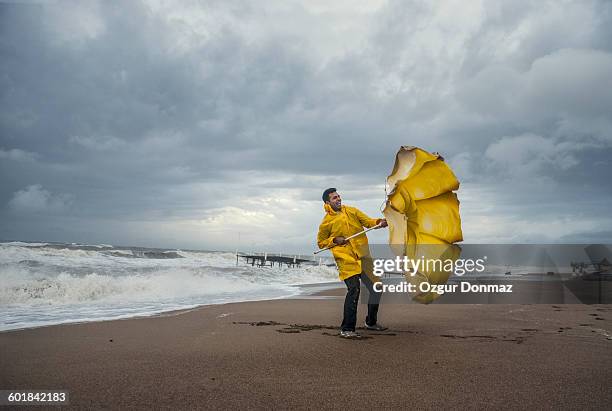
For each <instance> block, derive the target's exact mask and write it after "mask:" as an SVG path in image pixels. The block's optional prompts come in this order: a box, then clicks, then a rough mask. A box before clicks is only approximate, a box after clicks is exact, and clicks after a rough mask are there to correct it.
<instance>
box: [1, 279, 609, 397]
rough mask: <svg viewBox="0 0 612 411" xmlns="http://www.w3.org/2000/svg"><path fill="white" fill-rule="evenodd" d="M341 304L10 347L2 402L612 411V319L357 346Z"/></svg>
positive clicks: (392, 320) (192, 315)
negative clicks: (59, 398)
mask: <svg viewBox="0 0 612 411" xmlns="http://www.w3.org/2000/svg"><path fill="white" fill-rule="evenodd" d="M342 293H343V292H342V290H339V291H334V292H327V293H326V294H328V295H329V297H327V298H326V299H320V298H319V299H316V298H311V299H292V300H274V301H261V302H250V303H236V304H225V305H216V306H207V307H202V308H198V309H195V310H191V311H187V312H177V313H172V314H170V315H165V316H159V317H149V318H139V319H130V320H119V321H107V322H98V323H86V324H73V325H59V326H52V327H46V328H39V329H31V330H21V331H12V332H4V333H0V351H1V352H2V355H1V356H0V369H1V370H2V371H1V378H0V388H1V389H18V388H19V389H26V388H29V389H68V390H69V391H70V403H71V405H72V406H76V407H80V408H90V407H95V408H119V407H130V408H132V407H135V408H143V409H144V408H151V407H155V408H179V409H188V408H189V409H191V408H224V409H227V408H269V407H275V408H284V409H286V408H325V409H328V408H338V407H350V408H356V409H370V408H372V407H376V408H391V407H393V408H400V407H401V408H406V407H410V408H426V409H431V408H438V407H460V408H478V409H482V408H512V409H517V408H521V409H524V408H532V407H537V408H545V409H553V408H555V409H557V408H561V409H569V408H572V409H575V408H588V409H610V408H611V407H612V390H610V380H611V379H612V306H610V305H590V306H589V305H502V304H496V305H467V304H461V305H444V304H442V305H429V306H423V305H417V304H412V305H402V304H390V305H383V306H382V307H381V312H380V320H381V322H382V323H384V324H385V325H387V326H389V330H388V331H386V332H383V333H376V332H367V331H362V332H363V335H364V336H365V338H364V339H362V340H345V339H341V338H339V337H338V336H337V325H338V324H339V322H340V320H341V318H340V316H341V310H342V303H343V301H342V298H341V297H340V296H341V295H342ZM333 295H337V296H339V297H336V298H334V297H333ZM364 315H365V306H363V305H360V306H359V321H360V324H361V322H362V321H363V318H364ZM35 409H41V408H40V407H36V408H35Z"/></svg>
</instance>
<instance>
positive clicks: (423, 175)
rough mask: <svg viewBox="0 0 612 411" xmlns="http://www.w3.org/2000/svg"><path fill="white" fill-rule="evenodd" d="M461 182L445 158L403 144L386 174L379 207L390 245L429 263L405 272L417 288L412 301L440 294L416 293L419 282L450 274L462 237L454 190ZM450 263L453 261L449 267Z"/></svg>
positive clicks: (425, 300)
mask: <svg viewBox="0 0 612 411" xmlns="http://www.w3.org/2000/svg"><path fill="white" fill-rule="evenodd" d="M458 188H459V181H458V180H457V177H455V175H454V174H453V172H452V170H451V169H450V167H449V166H448V165H447V164H446V163H445V162H444V159H443V158H442V157H441V156H440V155H439V154H437V153H433V154H432V153H429V152H427V151H425V150H423V149H421V148H418V147H410V146H402V147H401V148H400V149H399V151H398V152H397V155H396V157H395V165H394V166H393V171H392V172H391V175H389V177H387V193H388V194H387V201H386V205H385V209H384V211H383V213H384V215H385V217H386V219H387V222H388V224H389V244H390V246H391V249H392V250H393V252H394V253H395V254H396V255H398V256H401V257H403V256H406V257H408V258H409V259H411V260H415V259H421V260H422V261H423V262H424V263H425V262H427V266H426V267H423V268H420V269H419V270H418V272H417V273H416V275H411V271H408V272H406V273H405V276H406V280H407V281H408V282H410V283H412V284H414V285H415V286H416V289H417V293H416V294H415V295H414V296H413V299H414V300H415V301H418V302H420V303H430V302H432V301H434V300H435V299H436V298H438V297H439V294H437V293H433V292H420V291H418V290H419V285H420V284H421V283H422V282H428V283H430V284H444V283H446V282H447V281H448V278H449V277H450V275H451V274H452V273H453V272H452V269H451V270H449V269H448V267H449V265H447V264H444V263H448V262H449V261H451V262H454V261H455V260H456V259H457V258H458V257H459V255H460V252H461V248H459V246H457V245H455V244H454V243H457V242H459V241H463V234H462V232H461V218H460V216H459V200H458V199H457V194H455V193H454V192H453V191H454V190H457V189H458ZM453 266H454V265H453Z"/></svg>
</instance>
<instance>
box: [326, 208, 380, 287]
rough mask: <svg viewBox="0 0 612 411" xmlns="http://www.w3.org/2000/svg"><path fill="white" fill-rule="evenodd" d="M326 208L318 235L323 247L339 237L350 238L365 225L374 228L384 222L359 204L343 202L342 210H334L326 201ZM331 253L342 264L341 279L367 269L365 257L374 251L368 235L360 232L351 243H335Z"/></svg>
mask: <svg viewBox="0 0 612 411" xmlns="http://www.w3.org/2000/svg"><path fill="white" fill-rule="evenodd" d="M324 209H325V212H326V213H327V214H326V215H325V217H323V221H322V222H321V225H320V226H319V234H318V235H317V245H318V246H319V248H325V247H329V246H330V245H333V244H334V238H335V237H340V236H342V237H349V236H351V235H353V234H356V233H358V232H360V231H362V230H363V228H364V227H365V228H370V227H374V226H375V225H376V224H377V223H378V222H379V221H380V220H377V219H375V218H370V217H368V216H367V215H366V214H364V213H363V212H361V211H359V210H358V209H356V208H355V207H349V206H345V205H343V206H342V209H341V210H340V211H334V209H333V208H332V207H331V206H330V205H329V204H325V205H324ZM331 252H332V254H333V255H334V259H335V260H336V264H337V265H338V276H339V277H340V280H346V279H347V278H349V277H352V276H354V275H357V274H360V273H361V272H362V271H363V269H362V262H361V258H362V257H368V256H369V254H370V252H369V247H368V237H367V236H366V235H365V234H362V235H358V236H357V237H355V238H351V239H350V240H348V244H345V245H337V246H335V247H334V248H332V249H331ZM368 271H369V270H368ZM368 274H369V273H368Z"/></svg>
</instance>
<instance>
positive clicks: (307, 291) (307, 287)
mask: <svg viewBox="0 0 612 411" xmlns="http://www.w3.org/2000/svg"><path fill="white" fill-rule="evenodd" d="M335 284H336V283H333V282H329V283H312V284H299V285H293V286H292V287H295V288H296V289H300V290H302V292H301V293H298V294H294V295H289V296H281V297H276V298H275V297H266V298H262V299H256V300H242V301H228V302H221V303H213V304H198V305H194V306H192V307H185V308H177V309H172V310H167V311H160V312H156V313H150V314H137V315H132V314H126V316H125V317H113V318H100V319H93V320H85V321H80V320H75V321H70V320H69V321H66V322H59V323H54V324H43V325H35V326H29V327H23V328H11V329H8V330H0V335H1V334H3V333H10V332H18V331H24V330H33V329H39V328H47V327H55V326H63V325H78V324H90V323H99V322H100V323H102V322H108V321H126V320H132V319H141V318H150V317H164V316H175V315H180V314H181V313H184V312H190V311H193V310H198V309H200V308H205V307H211V306H217V305H225V304H240V303H252V302H258V301H275V300H285V299H309V298H314V299H317V298H318V297H317V294H319V295H320V297H323V298H326V296H325V294H324V293H325V292H326V291H327V290H333V289H335V288H337V287H333V286H332V285H335ZM337 286H338V287H340V286H341V284H340V283H339V282H338V283H337Z"/></svg>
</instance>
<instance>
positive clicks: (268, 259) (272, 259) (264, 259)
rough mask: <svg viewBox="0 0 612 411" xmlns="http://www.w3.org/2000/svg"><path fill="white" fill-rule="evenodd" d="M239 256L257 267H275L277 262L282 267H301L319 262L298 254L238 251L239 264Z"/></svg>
mask: <svg viewBox="0 0 612 411" xmlns="http://www.w3.org/2000/svg"><path fill="white" fill-rule="evenodd" d="M239 258H242V259H243V260H246V263H247V264H251V265H252V266H257V267H274V265H275V264H278V266H279V267H281V266H282V265H283V264H284V265H286V266H287V267H290V268H294V267H300V265H301V264H310V265H314V264H317V262H316V261H314V260H311V259H305V258H298V256H282V255H268V254H267V253H264V254H263V255H261V254H239V253H236V264H238V259H239Z"/></svg>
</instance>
